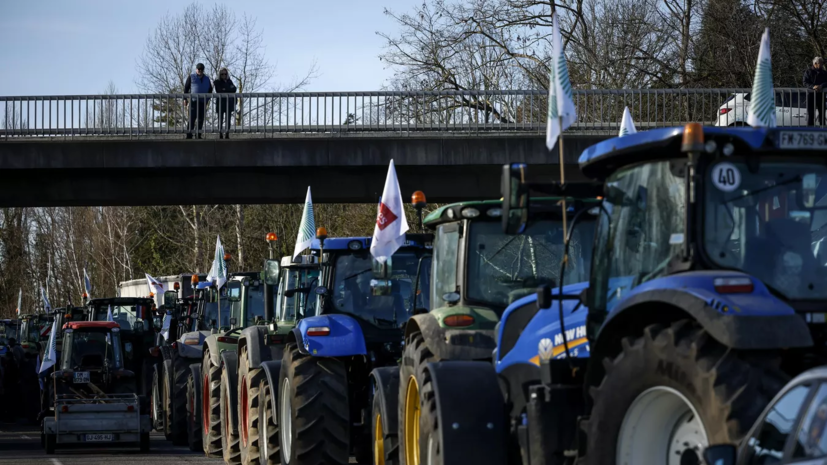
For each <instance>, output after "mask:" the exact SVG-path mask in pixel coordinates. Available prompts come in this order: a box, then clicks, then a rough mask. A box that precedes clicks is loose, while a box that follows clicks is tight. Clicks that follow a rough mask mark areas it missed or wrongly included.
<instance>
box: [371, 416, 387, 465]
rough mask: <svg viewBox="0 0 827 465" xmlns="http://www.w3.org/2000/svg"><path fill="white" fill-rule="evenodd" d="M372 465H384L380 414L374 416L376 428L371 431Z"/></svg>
mask: <svg viewBox="0 0 827 465" xmlns="http://www.w3.org/2000/svg"><path fill="white" fill-rule="evenodd" d="M373 463H374V465H385V434H384V432H383V431H382V414H381V413H377V414H376V427H375V428H374V429H373Z"/></svg>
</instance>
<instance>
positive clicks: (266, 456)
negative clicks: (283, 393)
mask: <svg viewBox="0 0 827 465" xmlns="http://www.w3.org/2000/svg"><path fill="white" fill-rule="evenodd" d="M258 392H259V401H258V422H259V423H258V424H259V432H258V433H259V447H258V457H259V464H261V465H278V464H279V463H280V461H281V455H280V454H281V452H280V451H279V426H278V425H277V424H276V410H275V409H274V408H273V397H275V398H276V399H278V391H276V392H275V393H271V391H270V383H269V382H268V381H267V378H264V379H262V380H261V383H259V385H258Z"/></svg>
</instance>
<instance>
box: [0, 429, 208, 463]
mask: <svg viewBox="0 0 827 465" xmlns="http://www.w3.org/2000/svg"><path fill="white" fill-rule="evenodd" d="M169 460H175V463H210V464H215V465H218V464H223V463H224V461H223V460H221V459H210V458H207V457H204V454H203V453H200V454H199V453H196V452H190V450H189V449H188V448H187V447H177V446H173V445H172V443H170V442H168V441H165V440H164V436H163V435H162V434H160V433H152V443H151V446H150V451H149V452H148V453H146V454H141V453H140V452H138V448H137V447H133V448H128V449H102V448H95V449H92V448H83V449H78V448H73V449H58V450H57V451H55V454H54V455H46V452H45V451H44V450H43V448H42V447H41V446H40V432H39V431H38V430H37V429H36V428H33V427H30V426H28V427H26V426H17V425H9V424H2V423H0V463H3V464H6V463H25V464H26V465H35V464H36V465H110V464H112V463H115V462H117V463H118V465H139V464H141V465H150V464H158V463H173V462H170V461H169Z"/></svg>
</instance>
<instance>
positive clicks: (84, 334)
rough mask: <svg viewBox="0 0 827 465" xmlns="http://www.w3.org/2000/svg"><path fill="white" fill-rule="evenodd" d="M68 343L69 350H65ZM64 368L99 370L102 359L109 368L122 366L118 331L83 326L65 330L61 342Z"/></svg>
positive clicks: (101, 365)
mask: <svg viewBox="0 0 827 465" xmlns="http://www.w3.org/2000/svg"><path fill="white" fill-rule="evenodd" d="M67 345H69V346H70V347H71V349H70V350H68V351H67V350H65V348H66V347H67ZM63 347H64V350H63V369H64V370H74V371H78V370H83V369H87V370H88V369H92V370H99V369H102V368H103V366H104V360H105V361H107V362H108V363H109V368H111V369H116V368H121V367H122V363H123V361H122V358H121V338H120V332H119V331H111V330H110V329H108V328H83V329H76V330H74V331H69V330H67V331H66V335H65V336H64V342H63Z"/></svg>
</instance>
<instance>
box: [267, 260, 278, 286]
mask: <svg viewBox="0 0 827 465" xmlns="http://www.w3.org/2000/svg"><path fill="white" fill-rule="evenodd" d="M280 277H281V265H280V264H279V262H278V260H270V259H267V260H264V283H265V284H267V285H268V286H278V284H279V278H280Z"/></svg>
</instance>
